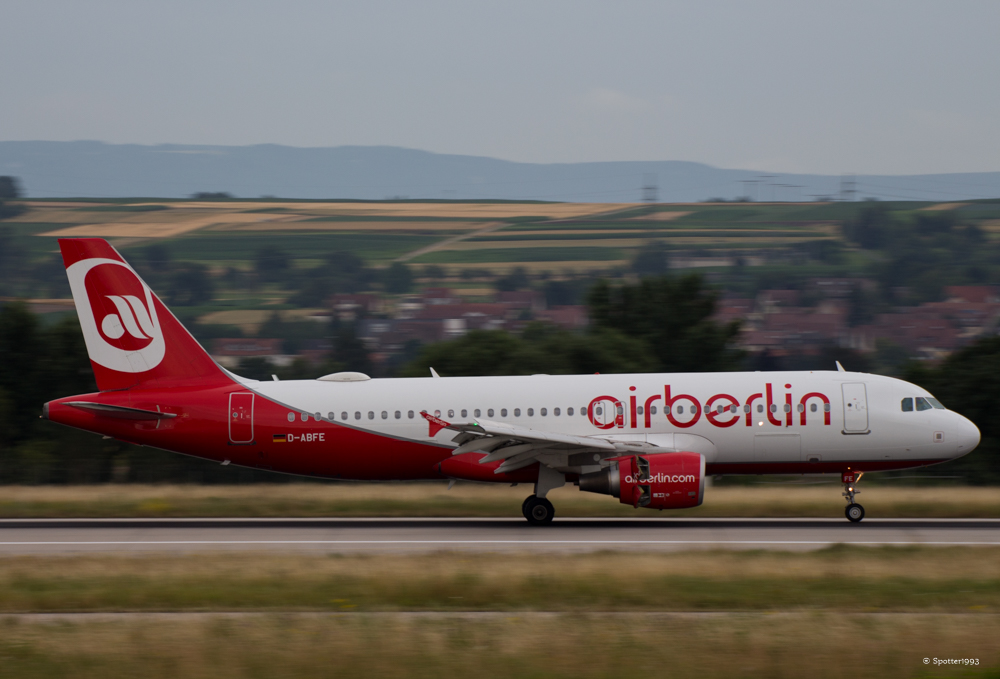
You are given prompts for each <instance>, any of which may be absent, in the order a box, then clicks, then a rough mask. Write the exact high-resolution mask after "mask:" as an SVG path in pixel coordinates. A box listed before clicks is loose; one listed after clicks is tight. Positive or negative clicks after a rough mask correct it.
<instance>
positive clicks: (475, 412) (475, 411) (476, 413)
mask: <svg viewBox="0 0 1000 679" xmlns="http://www.w3.org/2000/svg"><path fill="white" fill-rule="evenodd" d="M482 413H483V411H481V410H480V409H479V408H476V409H475V410H474V411H472V414H473V415H475V416H476V417H482Z"/></svg>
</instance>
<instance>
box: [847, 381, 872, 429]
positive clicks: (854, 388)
mask: <svg viewBox="0 0 1000 679" xmlns="http://www.w3.org/2000/svg"><path fill="white" fill-rule="evenodd" d="M841 390H842V391H843V394H844V433H845V434H867V433H868V394H867V392H866V391H865V383H864V382H850V383H847V384H842V385H841Z"/></svg>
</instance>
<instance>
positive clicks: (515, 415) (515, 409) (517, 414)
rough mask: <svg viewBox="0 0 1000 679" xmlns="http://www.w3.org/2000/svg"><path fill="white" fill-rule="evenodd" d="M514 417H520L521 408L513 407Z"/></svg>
mask: <svg viewBox="0 0 1000 679" xmlns="http://www.w3.org/2000/svg"><path fill="white" fill-rule="evenodd" d="M514 417H521V409H520V408H514Z"/></svg>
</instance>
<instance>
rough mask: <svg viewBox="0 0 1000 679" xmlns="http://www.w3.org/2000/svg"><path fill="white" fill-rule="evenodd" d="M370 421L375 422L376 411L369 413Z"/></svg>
mask: <svg viewBox="0 0 1000 679" xmlns="http://www.w3.org/2000/svg"><path fill="white" fill-rule="evenodd" d="M368 419H369V420H374V419H375V412H374V411H372V410H369V411H368Z"/></svg>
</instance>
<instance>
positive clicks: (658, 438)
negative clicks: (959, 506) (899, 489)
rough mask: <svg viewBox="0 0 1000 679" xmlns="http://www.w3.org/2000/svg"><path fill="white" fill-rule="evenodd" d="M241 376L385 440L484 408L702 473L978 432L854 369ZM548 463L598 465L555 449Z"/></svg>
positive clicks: (784, 465) (848, 458)
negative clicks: (697, 463)
mask: <svg viewBox="0 0 1000 679" xmlns="http://www.w3.org/2000/svg"><path fill="white" fill-rule="evenodd" d="M241 381H242V382H243V383H244V384H245V385H246V386H247V387H248V388H250V389H252V390H253V391H255V392H257V393H259V394H260V395H262V396H265V397H267V398H269V399H272V400H274V401H276V402H278V403H280V404H283V405H285V406H287V407H288V408H289V412H290V416H291V413H292V411H294V412H295V413H296V416H301V415H302V414H304V413H308V414H310V415H311V417H313V418H315V417H319V418H320V419H321V420H324V421H331V422H335V423H337V424H338V425H341V426H346V427H351V428H356V429H360V430H364V431H366V432H369V433H371V434H375V435H378V436H384V437H388V438H392V439H404V440H408V441H413V442H421V443H428V444H431V445H442V446H453V445H455V444H453V443H451V441H450V436H448V432H444V433H441V434H438V435H437V436H436V437H432V436H430V434H429V431H428V425H427V422H426V421H425V420H424V419H423V418H422V417H421V416H420V412H421V411H426V412H428V413H431V414H435V415H438V416H439V417H441V418H442V419H444V420H447V421H449V422H453V423H464V422H473V421H475V420H477V419H484V420H490V421H494V422H501V423H507V424H511V425H516V426H518V427H527V428H530V429H534V430H538V431H544V432H555V433H563V434H572V435H577V436H593V437H602V438H610V439H616V440H629V441H637V442H646V443H649V444H652V445H654V446H656V447H662V448H667V449H674V450H687V451H692V452H698V453H702V454H703V455H705V459H706V463H707V464H708V466H709V473H762V472H766V471H776V472H789V473H804V472H810V471H817V472H819V471H831V470H833V468H834V466H837V465H842V464H843V463H845V462H858V463H865V464H864V465H863V466H864V467H866V468H868V469H870V470H878V469H893V468H903V467H910V466H917V465H920V464H932V463H934V462H940V461H944V460H947V459H952V458H955V457H959V456H961V455H965V454H967V453H969V452H970V451H971V450H973V449H974V448H975V447H976V445H978V442H979V430H978V429H977V428H976V426H975V425H974V424H972V422H970V421H969V420H967V419H966V418H965V417H963V416H961V415H959V414H958V413H955V412H952V411H949V410H945V409H938V408H930V409H924V410H916V409H914V410H910V411H904V410H903V406H902V404H903V401H904V399H916V398H924V399H926V398H930V397H931V395H930V394H929V393H928V392H927V391H926V390H924V389H922V388H920V387H918V386H915V385H913V384H909V383H907V382H904V381H902V380H898V379H893V378H889V377H882V376H878V375H870V374H865V373H852V372H835V371H815V372H812V371H810V372H749V373H748V372H740V373H683V374H631V375H570V376H561V375H559V376H557V375H535V376H530V377H454V378H432V377H428V378H418V379H413V378H409V379H375V380H368V381H359V382H326V381H319V380H310V381H286V382H256V381H251V380H241ZM668 399H669V401H668ZM667 406H669V407H667ZM558 466H559V467H560V468H561V469H562V470H563V471H567V472H576V473H588V472H590V471H593V470H595V469H597V468H599V467H596V466H595V467H590V466H589V465H587V464H585V463H583V462H581V461H580V460H572V459H568V458H567V459H566V460H565V461H564V462H562V463H561V464H558Z"/></svg>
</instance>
